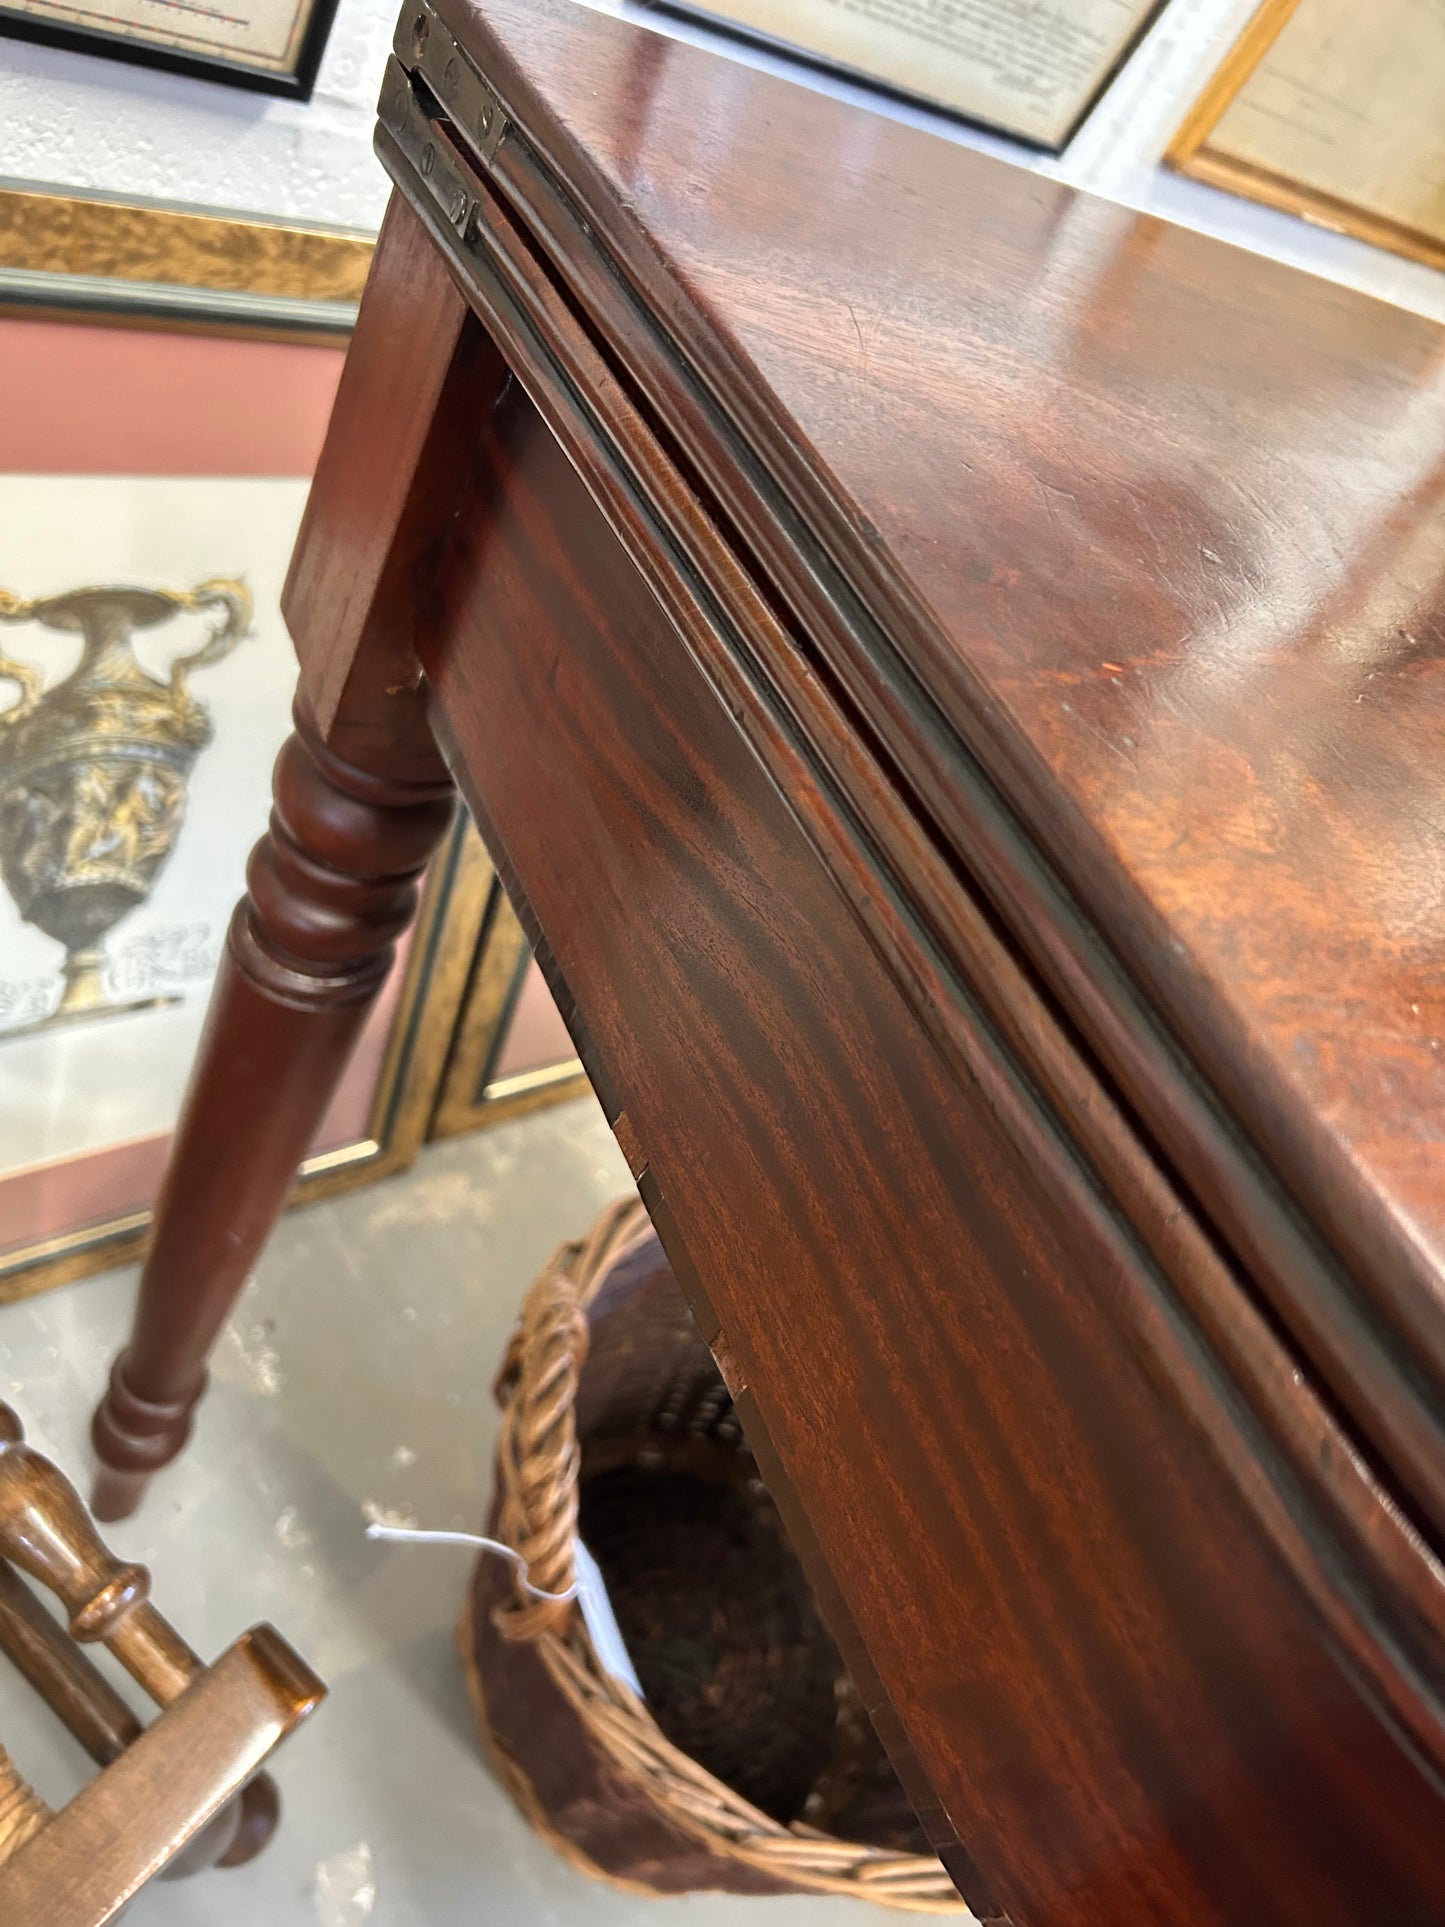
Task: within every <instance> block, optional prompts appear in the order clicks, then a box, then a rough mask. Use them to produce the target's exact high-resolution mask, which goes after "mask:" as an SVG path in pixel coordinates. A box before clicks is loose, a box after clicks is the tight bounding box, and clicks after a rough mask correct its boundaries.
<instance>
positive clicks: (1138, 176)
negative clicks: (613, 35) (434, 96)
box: [0, 0, 1445, 320]
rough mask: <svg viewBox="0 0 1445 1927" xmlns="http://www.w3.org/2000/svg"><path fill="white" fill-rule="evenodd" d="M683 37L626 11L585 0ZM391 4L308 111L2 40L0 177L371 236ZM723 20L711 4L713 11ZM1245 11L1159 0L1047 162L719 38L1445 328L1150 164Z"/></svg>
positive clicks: (381, 194)
mask: <svg viewBox="0 0 1445 1927" xmlns="http://www.w3.org/2000/svg"><path fill="white" fill-rule="evenodd" d="M593 3H594V4H599V5H601V6H602V7H604V8H605V10H606V11H608V12H619V13H626V14H628V15H629V16H631V17H633V18H636V19H640V20H646V21H647V22H648V23H649V24H650V25H653V26H656V27H659V28H661V29H662V30H663V31H665V32H668V33H672V34H675V35H678V36H679V37H682V38H687V39H699V40H706V39H707V38H708V35H707V33H706V30H705V29H691V28H688V27H685V26H682V25H681V24H679V23H678V22H677V21H675V20H673V19H672V18H671V17H670V16H667V15H662V14H652V13H649V12H648V11H647V10H646V9H645V8H643V7H640V6H636V5H634V4H632V3H631V0H593ZM399 4H400V0H341V5H340V9H339V11H338V13H337V17H336V24H335V27H334V28H333V31H332V35H331V41H330V44H329V46H328V49H327V53H326V58H325V60H324V62H323V64H322V68H321V75H320V79H319V81H318V84H317V88H316V93H315V95H314V97H313V98H312V100H311V101H310V103H309V104H307V105H305V106H302V105H300V104H298V103H296V102H294V101H287V100H278V99H271V98H268V97H267V96H265V95H257V94H246V93H242V92H240V91H239V90H237V89H234V88H227V87H217V86H211V85H209V84H208V83H206V82H202V81H194V80H187V79H183V78H181V77H180V76H179V75H172V74H164V73H159V72H155V71H152V70H149V69H146V68H142V67H130V66H126V65H123V64H121V63H119V62H116V61H108V60H95V59H91V58H89V57H86V56H82V55H76V54H64V53H60V52H58V51H56V50H54V49H52V48H48V47H30V46H26V45H24V44H22V43H21V42H19V41H14V40H4V39H0V177H8V178H9V179H10V180H12V181H36V182H48V183H53V184H57V185H64V186H69V187H75V188H80V189H92V190H96V191H99V192H102V193H108V194H118V195H127V196H132V197H134V196H137V195H142V196H147V197H151V198H154V199H156V200H162V201H171V202H180V203H184V204H187V205H200V206H207V207H218V208H228V209H233V210H236V211H239V212H246V213H256V214H266V215H273V216H281V217H284V218H288V219H295V220H301V221H316V222H323V223H329V224H338V225H341V226H344V227H362V228H372V227H374V226H375V225H376V222H377V221H378V219H379V218H380V214H381V209H382V207H383V205H384V204H385V199H386V184H385V181H384V178H383V176H382V172H381V169H380V167H379V165H378V164H377V162H376V161H375V160H374V159H373V157H372V153H371V128H372V121H373V115H374V109H375V101H376V92H377V87H378V84H379V82H380V77H381V70H382V67H383V64H384V62H385V58H386V51H387V48H388V46H389V44H390V41H391V33H392V23H393V20H394V18H395V14H396V11H397V8H398V6H399ZM712 4H714V5H715V6H716V7H717V9H718V10H719V11H725V9H726V0H712ZM1254 5H1255V0H1171V4H1170V5H1169V6H1168V7H1167V8H1166V9H1165V12H1164V15H1163V17H1162V18H1161V19H1160V20H1159V21H1158V22H1157V24H1156V25H1155V27H1154V28H1153V30H1152V31H1151V32H1150V34H1149V35H1148V36H1147V37H1146V38H1145V40H1144V42H1143V43H1142V44H1141V46H1140V47H1139V48H1138V50H1137V51H1136V53H1135V55H1134V58H1133V59H1132V60H1131V61H1130V62H1129V64H1128V66H1127V67H1126V68H1125V70H1124V72H1123V73H1122V74H1121V75H1120V77H1119V79H1118V81H1117V82H1116V83H1115V86H1114V87H1113V89H1112V90H1111V92H1110V94H1109V95H1108V97H1107V99H1106V100H1105V101H1104V102H1103V104H1102V105H1101V106H1100V108H1099V109H1098V111H1097V112H1096V113H1095V114H1094V116H1093V117H1092V118H1091V119H1090V120H1089V122H1088V123H1087V124H1086V125H1085V127H1084V128H1083V130H1082V131H1081V132H1080V134H1079V135H1078V137H1077V139H1076V140H1075V141H1074V142H1073V144H1072V145H1071V146H1070V148H1069V150H1068V152H1067V154H1066V155H1065V156H1064V157H1063V159H1062V160H1058V161H1053V160H1047V159H1042V158H1040V157H1038V156H1036V155H1029V154H1027V153H1025V152H1024V151H1023V150H1021V149H1019V148H1016V147H1013V146H1011V145H1010V144H1009V143H1008V142H1006V141H1002V140H996V139H993V138H991V137H990V136H988V135H985V134H975V133H972V132H970V131H969V130H967V129H964V128H959V127H957V126H956V125H954V124H953V123H951V122H948V121H945V120H942V119H940V118H939V117H937V116H933V115H929V114H926V113H922V112H920V111H917V110H914V109H910V108H908V107H905V106H902V105H899V104H897V103H894V102H891V101H886V100H882V99H880V98H879V97H878V96H875V95H870V94H866V93H864V92H863V91H862V90H859V89H853V88H849V87H848V86H846V85H844V84H839V83H833V82H829V81H826V80H824V79H822V78H820V77H818V76H816V75H813V74H811V73H810V72H809V71H808V70H806V69H803V70H799V69H797V68H792V69H789V68H787V67H786V66H785V65H784V63H782V62H780V61H778V60H776V59H774V58H773V57H771V56H769V55H768V54H765V53H761V52H757V51H754V50H743V49H741V48H740V47H739V45H738V43H736V42H732V41H728V42H724V43H721V44H723V45H724V46H725V47H726V49H727V51H729V52H730V53H732V54H733V55H734V56H735V57H739V58H745V59H747V60H749V61H751V62H752V63H753V64H755V65H758V66H763V67H771V68H774V69H780V70H782V71H790V72H792V73H793V74H794V75H795V77H797V78H800V79H802V80H803V81H804V82H805V84H807V85H810V86H818V87H822V88H824V89H825V90H826V91H828V92H831V93H838V94H842V95H844V96H846V97H850V98H856V99H859V100H862V101H864V102H866V103H867V104H869V105H872V106H873V107H875V108H876V109H878V111H880V112H883V113H887V114H891V115H892V116H893V117H894V118H896V119H900V120H910V121H914V122H917V123H919V124H921V125H926V126H930V127H933V128H934V129H936V130H937V131H938V132H940V133H942V134H944V135H945V136H946V137H947V138H949V139H953V140H957V141H960V142H962V143H964V144H966V145H971V146H976V147H980V148H983V149H986V150H987V151H989V152H992V153H998V154H1002V155H1005V156H1006V157H1007V158H1009V159H1011V160H1014V161H1017V162H1019V163H1020V164H1021V165H1024V166H1028V167H1035V168H1037V169H1038V170H1039V171H1040V172H1041V173H1046V174H1053V175H1057V176H1058V177H1059V178H1061V179H1063V180H1066V181H1070V182H1072V183H1074V184H1075V185H1076V186H1079V187H1085V188H1088V189H1090V190H1091V191H1092V192H1094V193H1096V194H1104V195H1107V196H1108V197H1109V198H1110V199H1112V200H1116V201H1122V202H1123V203H1125V204H1126V205H1127V206H1130V207H1138V208H1143V209H1146V210H1149V211H1151V212H1153V213H1156V214H1160V215H1162V216H1163V217H1164V218H1165V219H1167V220H1171V221H1179V222H1182V223H1184V224H1185V225H1186V226H1189V227H1196V228H1201V229H1203V230H1204V231H1205V232H1207V233H1211V234H1217V235H1220V236H1222V237H1223V238H1224V239H1226V240H1231V241H1235V242H1237V243H1239V244H1240V245H1242V246H1244V247H1248V248H1252V249H1254V250H1255V251H1256V252H1258V253H1262V254H1272V255H1275V256H1277V257H1278V258H1279V259H1281V260H1285V261H1291V262H1293V263H1295V264H1296V265H1297V266H1299V267H1303V268H1308V269H1310V270H1312V271H1313V272H1314V273H1316V274H1323V275H1327V276H1329V277H1330V278H1331V279H1333V280H1337V281H1342V282H1345V283H1346V284H1348V285H1350V286H1352V287H1358V288H1363V289H1366V290H1367V291H1369V292H1372V293H1374V294H1378V295H1381V296H1383V297H1384V298H1385V299H1387V300H1391V301H1395V302H1398V303H1399V304H1400V305H1401V306H1402V307H1407V308H1414V309H1417V310H1418V311H1419V312H1420V313H1422V314H1428V315H1433V316H1435V317H1436V318H1437V319H1440V320H1445V275H1442V274H1440V273H1438V272H1436V271H1435V270H1434V269H1432V268H1426V267H1422V266H1421V265H1419V264H1418V263H1416V262H1411V261H1405V260H1402V259H1400V258H1399V257H1397V256H1395V255H1391V254H1386V253H1384V252H1382V251H1381V250H1380V249H1377V248H1372V247H1367V246H1366V245H1365V244H1364V243H1363V242H1359V241H1352V240H1350V239H1349V238H1348V237H1347V236H1344V235H1337V234H1330V233H1327V232H1325V231H1324V230H1322V229H1319V228H1314V227H1311V226H1309V225H1308V224H1307V223H1305V222H1303V221H1299V220H1296V219H1294V218H1293V217H1292V216H1289V215H1285V214H1278V213H1275V212H1274V211H1273V210H1272V209H1269V208H1263V207H1258V206H1256V205H1255V204H1254V203H1252V202H1248V201H1243V200H1240V199H1238V198H1237V197H1236V196H1234V195H1230V194H1222V193H1219V192H1218V191H1217V190H1215V189H1213V188H1208V187H1204V186H1202V185H1201V184H1200V183H1198V182H1195V181H1186V180H1182V179H1180V178H1179V177H1178V176H1177V175H1175V174H1172V173H1171V172H1169V170H1167V169H1165V168H1161V167H1160V166H1159V165H1158V158H1159V155H1160V154H1161V153H1162V152H1163V150H1164V148H1165V146H1166V145H1167V144H1168V141H1169V138H1170V136H1171V135H1172V133H1173V131H1174V129H1175V128H1176V127H1177V126H1178V124H1179V122H1180V120H1181V119H1182V118H1183V115H1184V113H1185V111H1186V109H1187V108H1188V106H1189V105H1190V103H1191V102H1192V101H1193V99H1194V98H1195V96H1196V95H1197V93H1198V92H1199V90H1200V88H1201V86H1202V85H1203V83H1204V81H1205V79H1206V78H1207V77H1208V75H1209V74H1210V72H1211V71H1212V70H1213V68H1214V67H1215V66H1216V65H1217V63H1218V61H1219V59H1220V57H1221V56H1222V55H1223V53H1224V51H1225V49H1226V48H1227V47H1228V45H1229V44H1230V42H1231V40H1232V39H1233V38H1234V36H1235V34H1236V33H1237V32H1238V30H1239V28H1240V26H1241V25H1242V24H1243V22H1244V21H1245V20H1246V19H1247V18H1248V16H1249V14H1250V13H1251V12H1252V11H1253V8H1254Z"/></svg>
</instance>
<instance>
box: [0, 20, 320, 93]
mask: <svg viewBox="0 0 1445 1927" xmlns="http://www.w3.org/2000/svg"><path fill="white" fill-rule="evenodd" d="M338 4H339V0H316V7H315V10H314V12H313V13H312V15H311V18H310V20H308V21H307V23H306V32H305V34H304V36H303V38H302V41H301V45H300V48H299V49H298V50H297V55H296V64H295V66H294V67H293V68H292V70H291V71H290V72H289V73H284V74H276V73H266V72H265V71H263V70H262V69H261V68H259V67H248V66H246V65H245V63H244V62H242V61H232V60H221V59H218V58H217V57H215V56H214V55H211V54H188V53H181V52H178V51H177V50H176V49H174V48H171V47H153V46H151V45H150V44H149V42H147V41H144V40H133V39H131V38H130V36H129V35H127V34H123V33H108V32H107V31H106V30H105V29H104V28H101V27H83V26H77V25H73V24H68V23H67V22H65V21H61V20H42V19H40V18H38V17H37V16H36V15H35V14H31V13H20V12H17V11H16V10H15V9H14V8H13V7H7V6H3V5H0V35H3V36H6V37H8V38H10V39H12V40H28V41H31V42H34V43H35V44H37V45H40V46H46V47H63V48H64V49H65V50H66V52H67V53H78V54H94V55H97V56H99V57H100V58H102V59H105V60H123V61H126V62H128V63H129V64H131V65H134V66H139V67H159V68H162V69H163V70H165V71H167V72H169V73H175V74H185V75H187V76H188V77H189V78H190V79H192V80H210V81H215V82H216V83H217V84H218V85H220V86H223V87H241V88H244V89H246V91H248V92H250V93H257V94H281V95H284V96H286V97H287V98H289V99H291V100H310V98H311V95H312V91H313V89H314V88H315V86H316V76H317V73H318V72H319V71H320V67H321V56H322V54H323V53H324V52H325V50H326V42H327V40H328V38H329V37H330V34H331V28H332V24H333V22H334V21H335V19H336V9H337V6H338Z"/></svg>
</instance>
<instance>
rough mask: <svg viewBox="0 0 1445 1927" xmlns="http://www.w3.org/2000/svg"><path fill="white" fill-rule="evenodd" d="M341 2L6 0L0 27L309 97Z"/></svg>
mask: <svg viewBox="0 0 1445 1927" xmlns="http://www.w3.org/2000/svg"><path fill="white" fill-rule="evenodd" d="M335 15H336V0H251V4H250V5H249V6H248V7H246V8H244V9H243V10H242V11H241V12H240V13H231V12H230V11H229V10H227V9H223V8H221V7H197V6H185V7H182V6H177V5H175V4H173V0H106V3H105V4H104V5H101V4H99V0H5V4H4V5H3V6H0V32H4V33H8V34H10V35H11V36H13V37H14V38H15V39H19V40H43V41H49V42H50V43H51V44H52V45H54V46H57V47H68V48H69V49H70V50H71V51H72V52H74V53H83V54H106V55H108V56H109V57H110V58H111V59H113V60H134V61H140V62H143V63H144V64H145V65H146V66H150V67H170V68H172V69H174V70H175V71H176V72H177V73H183V74H191V75H194V76H195V78H196V79H198V80H219V81H224V82H225V83H226V84H227V85H228V86H231V87H250V88H256V89H259V90H260V91H261V92H263V93H268V94H292V95H295V96H296V97H297V98H298V99H301V100H309V99H310V97H311V90H312V88H313V87H314V86H315V85H316V73H317V69H318V68H319V67H320V65H321V54H322V50H323V49H324V47H325V45H326V37H327V35H328V34H329V33H330V31H331V23H332V20H333V19H334V18H335Z"/></svg>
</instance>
